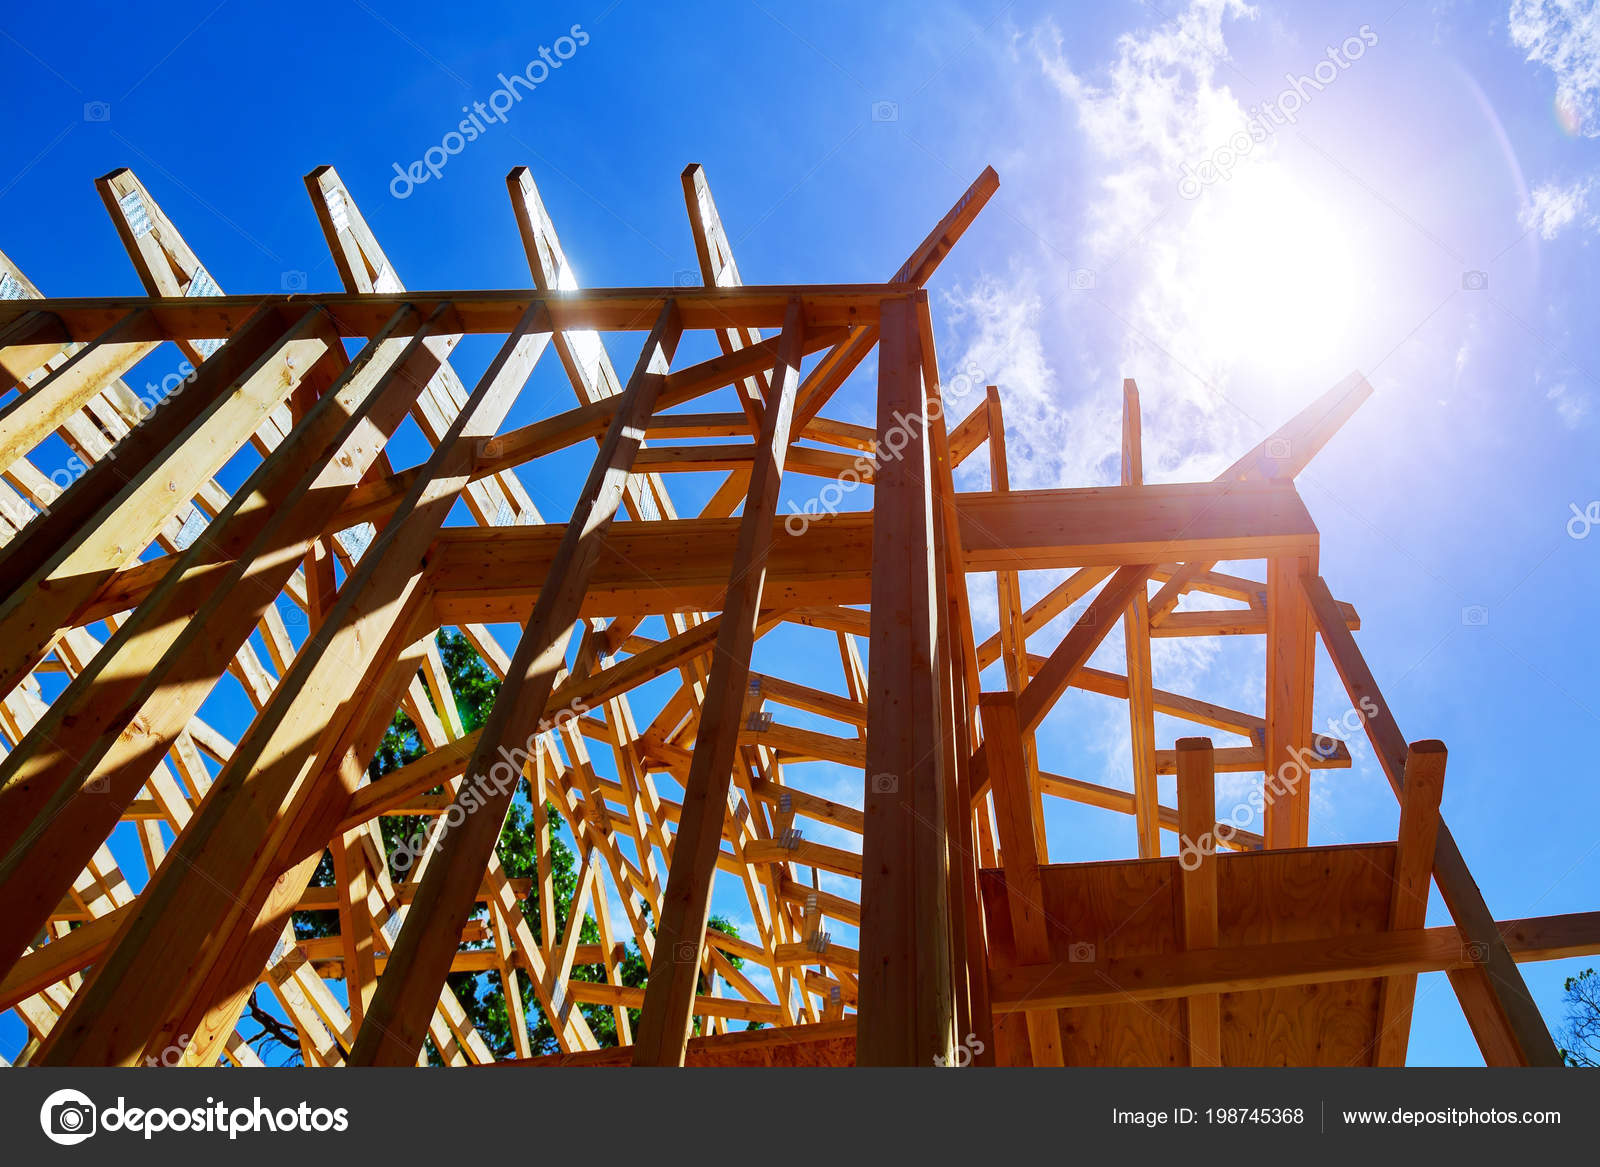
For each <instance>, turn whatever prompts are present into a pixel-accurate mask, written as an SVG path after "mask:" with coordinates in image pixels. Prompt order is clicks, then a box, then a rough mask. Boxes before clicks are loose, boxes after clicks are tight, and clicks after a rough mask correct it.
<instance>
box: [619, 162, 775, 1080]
mask: <svg viewBox="0 0 1600 1167" xmlns="http://www.w3.org/2000/svg"><path fill="white" fill-rule="evenodd" d="M685 181H686V182H687V181H688V178H687V176H686V179H685ZM783 336H784V338H785V342H784V344H783V345H782V346H780V348H779V351H778V360H777V363H776V364H775V366H774V368H773V371H772V377H771V379H770V381H769V382H768V385H767V397H766V399H765V401H764V402H763V403H762V404H761V407H760V409H759V411H758V412H759V417H760V427H761V428H760V435H759V437H758V439H757V443H756V445H757V448H758V449H759V450H760V451H761V456H760V457H759V458H758V459H757V460H756V462H755V465H754V468H753V470H752V473H751V476H750V487H749V493H748V495H747V496H746V499H745V505H744V517H743V518H742V519H741V520H740V523H739V542H738V546H737V548H736V550H735V552H734V557H733V568H732V573H731V575H730V576H729V579H728V592H727V598H726V600H725V601H724V602H723V608H722V623H721V626H720V627H719V629H718V632H717V641H716V653H715V655H714V656H713V657H712V665H711V676H710V679H709V680H708V681H707V683H706V688H705V696H704V698H703V699H702V701H701V704H700V724H699V728H698V730H697V732H696V736H695V746H694V759H693V761H692V762H691V763H690V766H689V774H688V778H687V780H686V781H685V783H684V796H683V810H682V812H681V813H680V816H679V819H678V834H677V838H676V841H675V842H674V844H673V849H672V865H671V868H670V870H669V872H668V876H667V889H666V893H665V895H664V896H663V898H662V902H661V917H660V922H659V923H658V924H657V926H656V949H655V955H654V956H653V957H652V958H651V961H650V979H649V982H648V985H647V988H646V992H645V1007H644V1013H643V1014H642V1015H641V1017H640V1020H639V1029H638V1032H637V1034H636V1035H635V1037H634V1047H633V1064H634V1065H636V1066H651V1065H656V1066H661V1065H680V1066H681V1065H682V1064H683V1058H684V1052H685V1050H686V1048H687V1046H688V1041H689V1030H690V1023H691V1017H692V1010H693V1007H694V996H695V993H696V990H697V988H698V985H699V980H700V966H701V953H702V950H703V948H704V945H705V933H706V922H707V920H708V919H709V917H710V914H711V884H712V880H713V878H714V876H715V874H716V863H717V853H718V851H719V850H720V849H721V842H722V833H723V820H724V819H725V818H726V817H727V813H728V786H729V782H730V780H731V774H732V770H733V766H734V762H735V759H736V756H737V753H738V748H739V737H740V734H741V732H742V731H743V729H744V726H743V724H742V713H743V709H744V705H745V697H746V691H747V688H748V684H749V679H750V653H751V650H752V648H753V647H754V645H755V639H756V624H757V620H758V618H759V616H760V613H761V593H762V588H763V585H764V584H765V582H766V555H767V551H768V549H769V548H770V546H771V543H772V533H773V528H774V526H775V524H776V521H777V507H778V494H779V492H780V490H781V489H782V485H783V467H784V458H785V456H786V454H787V453H788V449H789V425H790V421H791V420H792V418H793V416H794V401H795V393H796V391H797V390H798V388H799V382H800V347H801V344H802V341H803V325H802V323H801V314H800V306H799V303H798V302H796V304H795V305H794V307H793V309H792V310H791V311H790V314H789V318H788V320H787V321H786V322H785V324H784V329H783Z"/></svg>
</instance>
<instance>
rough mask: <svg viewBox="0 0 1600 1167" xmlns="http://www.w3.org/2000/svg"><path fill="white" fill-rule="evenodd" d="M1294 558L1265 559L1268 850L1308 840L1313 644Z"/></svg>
mask: <svg viewBox="0 0 1600 1167" xmlns="http://www.w3.org/2000/svg"><path fill="white" fill-rule="evenodd" d="M1302 567H1305V568H1309V564H1307V563H1305V562H1304V561H1302V560H1298V559H1269V560H1267V732H1266V741H1265V749H1264V751H1263V753H1264V756H1265V765H1266V773H1265V774H1264V775H1263V779H1262V780H1263V782H1264V783H1265V790H1264V794H1265V809H1264V811H1263V816H1262V817H1263V819H1264V823H1265V825H1264V826H1263V828H1262V833H1263V834H1264V835H1265V836H1266V840H1267V846H1268V847H1304V846H1306V845H1307V843H1308V842H1309V841H1310V840H1309V836H1310V822H1311V820H1310V810H1311V768H1310V766H1309V765H1307V760H1308V759H1309V757H1310V750H1311V682H1312V675H1313V674H1312V668H1313V665H1314V660H1313V657H1312V650H1313V649H1314V648H1315V642H1314V641H1313V640H1312V634H1311V613H1310V610H1309V609H1308V608H1307V607H1306V601H1305V596H1304V594H1303V593H1302V592H1301V590H1300V586H1299V577H1300V572H1301V569H1302Z"/></svg>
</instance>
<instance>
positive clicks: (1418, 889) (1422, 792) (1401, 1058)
mask: <svg viewBox="0 0 1600 1167" xmlns="http://www.w3.org/2000/svg"><path fill="white" fill-rule="evenodd" d="M1444 764H1445V748H1444V743H1443V742H1439V741H1422V742H1412V743H1411V748H1410V749H1409V750H1407V751H1406V772H1405V787H1404V790H1405V795H1404V797H1403V798H1402V800H1401V804H1400V835H1399V838H1398V840H1397V841H1396V844H1395V856H1394V887H1393V890H1392V892H1391V894H1390V896H1389V930H1390V931H1391V932H1408V931H1411V930H1412V929H1415V928H1420V927H1422V926H1423V924H1425V923H1427V918H1428V892H1429V890H1430V889H1431V888H1432V886H1433V853H1434V849H1435V847H1436V846H1437V844H1438V838H1439V802H1440V800H1441V799H1442V798H1443V796H1444ZM1416 995H1417V979H1416V978H1415V977H1407V976H1401V977H1390V978H1389V979H1388V980H1386V981H1384V982H1383V988H1382V989H1381V990H1380V991H1379V994H1378V1049H1377V1051H1376V1055H1375V1056H1374V1058H1373V1065H1377V1066H1403V1065H1405V1064H1406V1045H1407V1043H1408V1042H1409V1041H1410V1038H1411V1005H1412V1002H1413V1001H1414V1000H1415V999H1416Z"/></svg>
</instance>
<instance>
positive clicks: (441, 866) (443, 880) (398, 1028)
mask: <svg viewBox="0 0 1600 1167" xmlns="http://www.w3.org/2000/svg"><path fill="white" fill-rule="evenodd" d="M682 331H683V328H682V324H681V321H680V320H679V319H678V316H677V312H676V310H675V308H674V307H673V305H672V304H670V303H669V304H668V305H667V306H666V308H665V309H664V310H663V311H662V312H661V314H660V316H659V317H658V319H657V321H656V326H655V328H654V329H652V331H651V333H650V335H649V337H648V338H647V339H646V341H645V346H644V350H643V351H642V352H641V353H640V356H639V362H638V364H637V365H636V366H635V367H634V371H633V375H632V376H631V377H630V378H629V380H628V385H627V387H626V388H625V389H624V390H623V394H624V396H625V397H626V399H627V400H626V402H625V404H624V405H623V407H622V408H621V409H619V410H618V412H617V415H616V418H615V419H614V420H613V422H612V425H611V428H610V429H609V430H608V431H607V433H606V437H605V440H604V442H603V443H602V444H601V447H600V452H599V454H598V455H597V457H596V459H595V463H594V466H593V468H592V469H591V470H590V472H589V478H588V481H587V482H586V483H585V484H584V488H583V491H582V492H581V493H580V495H579V497H578V501H577V503H576V504H575V506H574V508H573V513H572V517H571V519H570V520H569V521H568V523H567V526H566V529H565V533H564V534H563V536H562V540H561V546H560V548H559V549H558V550H557V552H556V557H555V560H554V562H553V563H552V569H551V573H550V579H551V582H552V583H553V585H554V586H550V587H545V588H544V589H542V590H541V591H540V593H539V598H538V601H537V602H536V603H535V604H534V608H533V612H532V614H531V615H530V616H529V618H528V622H527V625H526V627H525V628H524V630H523V634H522V639H521V640H520V641H519V642H518V644H517V651H516V653H515V654H514V655H513V656H512V659H511V668H510V670H509V672H508V675H507V677H506V680H505V682H504V684H503V685H502V687H501V689H500V693H499V695H498V697H497V698H496V700H495V705H494V709H493V710H492V711H491V713H490V715H489V719H488V721H487V722H485V724H484V727H483V733H482V736H481V739H480V741H479V744H478V748H477V750H476V751H475V752H474V754H473V760H472V764H471V766H469V767H468V774H469V775H471V776H472V777H471V778H470V779H469V781H467V782H464V783H463V784H462V788H461V791H460V793H459V794H458V795H457V797H456V803H455V807H453V808H452V814H454V812H455V810H457V809H459V810H460V812H461V823H460V825H459V826H456V827H453V828H452V829H451V831H450V837H449V844H448V846H447V847H446V848H445V850H444V852H443V854H442V855H440V856H439V857H438V858H437V859H436V861H435V862H434V863H432V864H431V865H430V866H429V868H428V870H427V872H426V873H425V874H424V875H423V878H422V887H421V890H420V891H419V892H418V894H417V899H416V902H415V903H414V904H413V905H412V912H411V915H410V916H408V918H407V923H406V925H405V927H403V928H402V929H401V932H400V938H399V939H398V940H397V941H396V942H395V946H394V951H393V952H392V953H391V955H390V958H389V971H388V972H387V973H385V975H384V976H383V978H382V979H381V980H380V981H379V982H378V991H377V993H376V994H375V995H374V997H373V1000H372V1007H371V1008H370V1009H369V1010H368V1012H367V1020H366V1023H365V1024H364V1025H363V1026H362V1027H361V1031H360V1034H359V1035H358V1036H357V1038H356V1045H355V1048H354V1049H353V1050H352V1051H351V1053H350V1061H351V1064H352V1065H408V1064H410V1063H411V1062H413V1061H414V1060H415V1059H416V1056H417V1051H418V1050H419V1049H421V1048H422V1042H423V1037H424V1035H425V1033H426V1029H427V1022H428V1018H429V1016H430V1015H431V1014H432V1011H433V1001H434V1000H436V999H437V997H438V991H439V987H440V986H441V985H443V984H444V979H445V976H446V975H447V974H448V973H449V971H450V960H451V956H452V954H453V951H454V948H455V943H456V939H455V938H456V937H457V936H459V935H460V934H461V929H462V928H463V927H464V926H465V924H466V922H467V917H468V916H469V915H470V914H471V912H472V906H473V900H474V893H475V892H476V891H477V887H478V883H479V881H480V880H481V878H482V875H483V869H484V866H485V865H486V864H487V863H488V862H489V860H490V858H491V857H492V855H493V853H494V847H495V843H496V841H497V840H498V839H499V837H500V830H501V826H502V824H503V822H504V820H505V816H506V812H507V810H508V809H509V808H510V806H511V800H512V797H513V796H514V795H515V793H516V787H517V782H518V781H519V779H520V777H521V772H522V767H523V765H525V764H526V762H527V761H528V760H531V758H532V756H533V750H534V743H535V739H536V738H537V736H538V734H539V733H540V732H541V730H542V728H544V727H543V726H542V725H541V722H542V720H543V718H544V713H545V706H546V703H547V702H548V701H549V698H550V695H551V692H552V691H553V690H554V688H555V683H556V676H557V672H558V671H559V670H560V669H561V668H562V667H563V665H564V658H565V653H566V647H567V641H568V638H569V637H570V636H571V633H572V625H573V622H574V621H576V620H577V618H578V614H579V608H580V606H581V602H582V598H583V594H584V592H585V591H587V590H588V586H589V576H590V573H591V571H592V570H593V567H594V563H595V560H596V558H597V557H598V555H599V548H600V544H601V543H602V542H603V541H604V540H605V537H606V531H607V529H608V528H609V527H610V525H611V520H612V517H613V516H614V515H615V514H616V511H617V507H618V506H619V505H620V504H621V502H622V494H623V490H624V488H625V485H626V483H627V478H628V473H629V469H630V467H631V466H632V464H633V456H634V454H635V452H636V451H637V450H638V446H639V441H640V438H641V435H642V434H643V431H644V426H645V423H646V421H647V420H648V419H649V417H650V413H651V411H652V410H653V409H654V407H655V396H656V393H657V392H659V390H660V385H661V381H660V378H661V375H662V374H663V373H665V372H666V369H667V367H668V365H669V364H670V363H671V360H672V354H673V352H674V351H675V350H676V348H677V345H678V339H679V337H680V336H681V335H682ZM517 759H520V761H518V760H517ZM501 771H504V773H502V772H501ZM397 974H398V975H397ZM552 1023H553V1024H555V1023H556V1021H555V1019H553V1022H552ZM567 1023H568V1025H569V1026H570V1027H571V1029H573V1030H575V1031H576V1032H577V1034H578V1035H579V1040H580V1042H581V1043H582V1044H592V1042H593V1038H592V1036H589V1037H588V1041H587V1042H582V1038H583V1036H584V1035H586V1034H587V1031H588V1027H587V1026H586V1025H585V1024H584V1022H583V1018H582V1016H581V1014H578V1013H575V1012H574V1013H569V1014H568V1016H567ZM566 1028H567V1027H566V1026H561V1027H559V1028H558V1032H563V1031H564V1030H565V1029H566Z"/></svg>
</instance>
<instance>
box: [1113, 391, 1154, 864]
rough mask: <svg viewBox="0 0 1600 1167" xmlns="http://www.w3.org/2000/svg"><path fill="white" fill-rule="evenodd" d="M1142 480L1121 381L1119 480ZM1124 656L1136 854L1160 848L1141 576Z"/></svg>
mask: <svg viewBox="0 0 1600 1167" xmlns="http://www.w3.org/2000/svg"><path fill="white" fill-rule="evenodd" d="M1143 484H1144V441H1143V436H1142V427H1141V421H1140V417H1139V386H1138V385H1136V384H1134V382H1133V380H1132V378H1129V379H1126V380H1124V381H1123V382H1122V485H1123V486H1142V485H1143ZM1122 642H1123V647H1124V649H1125V654H1126V656H1127V661H1128V737H1129V740H1130V741H1131V742H1132V746H1133V815H1134V829H1135V832H1136V834H1137V835H1138V839H1139V858H1141V859H1151V858H1154V857H1155V856H1157V855H1160V854H1161V818H1160V813H1159V811H1158V807H1159V805H1160V792H1159V788H1158V786H1157V784H1156V709H1155V680H1154V677H1153V676H1152V674H1151V669H1150V589H1149V588H1148V587H1147V586H1146V585H1145V583H1144V582H1142V581H1141V582H1140V584H1139V586H1138V587H1136V588H1135V589H1134V591H1133V599H1132V600H1130V601H1129V603H1128V606H1127V608H1126V609H1125V610H1124V611H1123V613H1122Z"/></svg>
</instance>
